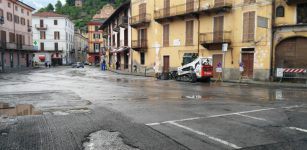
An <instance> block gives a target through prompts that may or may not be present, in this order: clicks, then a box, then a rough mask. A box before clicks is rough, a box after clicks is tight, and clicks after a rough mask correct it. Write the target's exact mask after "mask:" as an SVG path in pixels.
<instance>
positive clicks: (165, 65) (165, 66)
mask: <svg viewBox="0 0 307 150" xmlns="http://www.w3.org/2000/svg"><path fill="white" fill-rule="evenodd" d="M163 72H165V73H167V72H169V56H163Z"/></svg>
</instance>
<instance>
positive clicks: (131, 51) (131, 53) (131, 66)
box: [128, 2, 133, 73]
mask: <svg viewBox="0 0 307 150" xmlns="http://www.w3.org/2000/svg"><path fill="white" fill-rule="evenodd" d="M129 13H130V17H131V16H132V2H130V12H129ZM129 24H130V19H128V34H129ZM128 42H129V41H128ZM131 47H132V28H131V26H130V59H131V62H130V63H131V64H130V70H131V73H132V72H133V49H132V48H131Z"/></svg>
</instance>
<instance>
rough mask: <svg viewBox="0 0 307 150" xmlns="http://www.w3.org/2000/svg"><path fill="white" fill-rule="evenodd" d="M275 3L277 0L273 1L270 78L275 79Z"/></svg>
mask: <svg viewBox="0 0 307 150" xmlns="http://www.w3.org/2000/svg"><path fill="white" fill-rule="evenodd" d="M275 5H276V2H275V0H273V1H272V19H271V20H272V22H271V30H272V31H271V32H272V34H271V36H272V37H271V52H270V55H271V61H270V68H271V69H270V80H272V79H273V77H274V69H273V68H274V67H273V58H274V57H273V54H274V53H273V51H274V37H275V29H274V24H275Z"/></svg>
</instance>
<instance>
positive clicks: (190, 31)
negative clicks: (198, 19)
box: [186, 20, 194, 45]
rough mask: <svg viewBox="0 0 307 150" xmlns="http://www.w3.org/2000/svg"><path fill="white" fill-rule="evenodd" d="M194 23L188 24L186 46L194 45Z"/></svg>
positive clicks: (188, 22)
mask: <svg viewBox="0 0 307 150" xmlns="http://www.w3.org/2000/svg"><path fill="white" fill-rule="evenodd" d="M193 28H194V21H193V20H191V21H187V22H186V45H193V32H194V31H193Z"/></svg>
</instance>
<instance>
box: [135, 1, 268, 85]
mask: <svg viewBox="0 0 307 150" xmlns="http://www.w3.org/2000/svg"><path fill="white" fill-rule="evenodd" d="M131 8H132V17H131V19H130V21H131V22H130V24H131V27H133V31H132V48H133V49H134V52H133V58H134V59H133V62H134V63H135V64H136V65H138V66H141V67H146V68H147V70H148V68H154V70H155V72H169V71H170V70H174V69H176V68H177V67H178V66H180V65H182V64H183V63H185V62H186V61H188V60H189V59H191V57H195V56H201V57H209V58H212V59H213V67H214V76H215V77H216V76H217V75H218V73H216V72H215V68H216V67H217V64H222V67H223V74H222V76H223V78H224V79H229V80H234V79H239V78H240V76H241V72H240V64H241V65H242V64H244V72H243V73H242V74H243V76H245V77H247V78H249V79H254V80H268V79H269V77H270V69H271V66H270V57H271V40H272V36H271V33H272V26H271V21H272V15H271V14H272V1H267V0H201V1H196V0H178V1H177V0H176V1H170V0H156V1H149V0H147V1H139V0H132V1H131ZM223 47H224V48H223Z"/></svg>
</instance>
